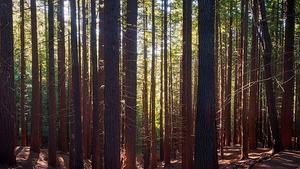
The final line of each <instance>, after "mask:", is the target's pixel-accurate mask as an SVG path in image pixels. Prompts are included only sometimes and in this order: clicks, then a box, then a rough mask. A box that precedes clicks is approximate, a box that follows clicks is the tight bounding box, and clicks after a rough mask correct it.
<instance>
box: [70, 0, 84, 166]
mask: <svg viewBox="0 0 300 169" xmlns="http://www.w3.org/2000/svg"><path fill="white" fill-rule="evenodd" d="M70 6H71V55H72V96H71V97H72V103H73V106H72V109H73V110H72V112H73V120H72V121H73V124H71V125H73V126H71V128H72V129H71V132H73V134H72V135H73V136H74V138H73V145H72V147H73V148H74V150H73V153H74V154H73V157H74V158H73V159H72V161H73V162H74V168H79V169H80V168H83V155H82V127H81V112H80V92H79V90H80V88H79V86H80V84H79V64H78V63H79V62H78V48H77V25H76V22H77V19H76V1H75V0H70ZM70 158H72V157H71V156H70Z"/></svg>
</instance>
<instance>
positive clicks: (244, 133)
mask: <svg viewBox="0 0 300 169" xmlns="http://www.w3.org/2000/svg"><path fill="white" fill-rule="evenodd" d="M243 1H244V6H242V10H244V11H243V12H242V14H243V15H242V19H243V22H242V30H243V31H242V32H243V34H241V36H243V41H241V43H242V46H243V48H242V52H243V54H242V55H241V56H242V58H241V59H242V93H241V95H242V101H241V103H242V106H241V108H242V111H241V113H242V114H241V122H242V125H241V144H242V150H241V159H246V158H248V111H249V110H248V85H249V84H248V81H247V58H248V5H249V2H248V0H243Z"/></svg>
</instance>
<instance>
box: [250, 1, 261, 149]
mask: <svg viewBox="0 0 300 169" xmlns="http://www.w3.org/2000/svg"><path fill="white" fill-rule="evenodd" d="M252 4H253V5H252V13H253V18H252V40H251V41H252V44H251V75H250V76H251V78H250V85H251V87H250V103H249V104H250V105H249V126H251V127H249V148H250V149H255V148H256V138H257V137H256V126H257V119H258V111H259V95H258V91H259V88H258V87H259V83H258V73H259V64H258V63H259V55H258V49H257V48H258V29H257V23H258V22H257V21H258V1H257V0H253V3H252Z"/></svg>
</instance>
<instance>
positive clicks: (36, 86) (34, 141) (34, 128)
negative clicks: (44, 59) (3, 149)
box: [30, 0, 41, 153]
mask: <svg viewBox="0 0 300 169" xmlns="http://www.w3.org/2000/svg"><path fill="white" fill-rule="evenodd" d="M30 2H31V3H30V4H31V6H30V10H31V43H32V44H31V45H32V48H31V49H32V89H33V91H32V122H31V143H30V150H31V151H33V152H36V153H39V152H40V113H41V112H40V110H41V109H40V106H41V105H40V101H41V100H40V83H39V59H38V42H37V22H36V0H31V1H30Z"/></svg>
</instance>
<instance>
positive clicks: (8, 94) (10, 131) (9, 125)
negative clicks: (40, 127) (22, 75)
mask: <svg viewBox="0 0 300 169" xmlns="http://www.w3.org/2000/svg"><path fill="white" fill-rule="evenodd" d="M12 7H13V3H12V1H11V0H2V1H0V65H1V66H0V81H1V83H0V100H1V104H0V145H3V147H1V149H0V164H4V165H9V166H13V165H15V164H16V156H15V152H14V150H15V145H16V126H15V125H16V123H15V120H16V119H15V116H16V115H15V87H14V53H13V47H14V45H13V16H12V15H13V11H12Z"/></svg>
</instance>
